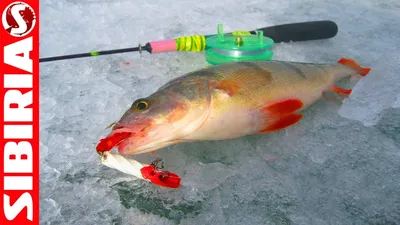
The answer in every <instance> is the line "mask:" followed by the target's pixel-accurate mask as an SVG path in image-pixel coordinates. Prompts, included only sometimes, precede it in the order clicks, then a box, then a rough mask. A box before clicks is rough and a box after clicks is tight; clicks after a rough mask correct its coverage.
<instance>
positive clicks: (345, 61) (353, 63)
mask: <svg viewBox="0 0 400 225" xmlns="http://www.w3.org/2000/svg"><path fill="white" fill-rule="evenodd" d="M338 63H339V64H343V65H345V66H348V67H350V68H353V69H356V70H357V71H358V72H359V73H360V75H361V76H366V75H367V74H368V73H369V71H371V68H367V67H361V66H360V65H358V63H357V62H356V61H354V60H352V59H348V58H340V59H339V61H338Z"/></svg>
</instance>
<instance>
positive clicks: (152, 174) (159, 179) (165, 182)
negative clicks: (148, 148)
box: [140, 165, 181, 188]
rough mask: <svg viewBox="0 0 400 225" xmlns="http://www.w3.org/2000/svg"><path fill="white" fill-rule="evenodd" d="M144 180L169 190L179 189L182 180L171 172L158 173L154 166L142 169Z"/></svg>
mask: <svg viewBox="0 0 400 225" xmlns="http://www.w3.org/2000/svg"><path fill="white" fill-rule="evenodd" d="M140 172H141V173H142V176H143V178H144V179H147V180H149V181H150V182H152V183H153V184H156V185H160V186H163V187H168V188H179V186H180V183H181V178H180V177H179V176H178V175H176V174H174V173H171V172H169V171H157V170H156V169H155V168H154V167H153V166H151V165H150V166H145V167H143V168H142V169H140Z"/></svg>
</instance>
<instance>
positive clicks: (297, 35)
mask: <svg viewBox="0 0 400 225" xmlns="http://www.w3.org/2000/svg"><path fill="white" fill-rule="evenodd" d="M258 31H262V33H263V36H264V37H268V38H270V39H272V40H273V42H274V43H280V42H290V41H292V42H297V41H310V40H319V39H327V38H332V37H334V36H335V35H336V34H337V32H338V27H337V25H336V23H335V22H333V21H329V20H322V21H311V22H300V23H290V24H282V25H276V26H270V27H264V28H259V29H256V30H252V31H234V32H231V33H228V34H231V35H250V34H252V35H255V34H257V33H258ZM214 36H216V35H215V34H214V35H193V36H184V37H180V38H176V39H171V40H162V41H153V42H148V43H146V44H145V45H144V46H142V45H139V46H138V47H131V48H122V49H113V50H105V51H92V52H86V53H79V54H72V55H62V56H54V57H47V58H41V59H39V62H50V61H58V60H66V59H75V58H83V57H93V56H101V55H110V54H118V53H126V52H139V53H140V54H141V53H142V52H143V51H147V52H149V53H150V54H154V53H161V52H172V51H192V52H202V51H204V50H206V49H207V48H208V47H209V46H207V40H208V39H209V38H211V37H214Z"/></svg>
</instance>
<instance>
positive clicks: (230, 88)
mask: <svg viewBox="0 0 400 225" xmlns="http://www.w3.org/2000/svg"><path fill="white" fill-rule="evenodd" d="M210 85H211V86H212V87H214V88H215V89H218V90H221V91H223V92H225V93H226V94H228V95H229V96H233V95H235V94H236V93H237V92H238V90H239V89H240V87H239V85H238V84H236V83H235V82H234V81H231V80H222V81H212V82H211V83H210Z"/></svg>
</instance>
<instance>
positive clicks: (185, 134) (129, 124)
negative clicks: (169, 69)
mask: <svg viewBox="0 0 400 225" xmlns="http://www.w3.org/2000/svg"><path fill="white" fill-rule="evenodd" d="M369 71H370V69H369V68H362V67H360V66H359V65H358V64H357V63H356V62H355V61H353V60H351V59H345V58H342V59H340V60H339V62H338V63H337V64H313V63H299V62H284V61H248V62H233V63H228V64H222V65H217V66H213V67H209V68H206V69H202V70H198V71H194V72H191V73H188V74H186V75H183V76H181V77H178V78H176V79H174V80H172V81H170V82H168V83H167V84H165V85H164V86H162V87H161V88H159V89H158V90H157V91H156V92H155V93H153V94H152V95H150V96H148V97H147V98H143V99H138V100H136V101H135V102H134V103H133V104H132V107H131V108H130V109H128V111H127V112H126V113H125V114H124V115H123V116H122V118H121V119H120V121H119V122H118V123H117V124H116V125H115V126H114V128H113V131H112V132H111V133H110V134H109V136H108V138H111V137H113V135H115V134H118V133H121V132H125V133H128V134H130V135H129V136H127V137H125V138H124V139H123V140H121V142H118V143H117V142H116V141H113V142H112V143H110V145H109V146H108V147H114V146H116V145H117V146H118V149H119V151H120V152H121V153H123V154H140V153H146V152H150V151H155V150H158V149H160V148H163V147H166V146H169V145H172V144H176V143H181V142H193V141H204V140H224V139H232V138H238V137H242V136H246V135H252V134H261V133H268V132H273V131H278V130H281V129H284V128H286V127H289V126H292V125H294V124H296V123H298V122H299V121H300V120H301V118H302V117H303V115H302V114H301V113H300V112H301V111H302V110H303V109H305V108H307V107H308V106H310V105H311V104H313V103H315V102H316V101H318V100H319V99H320V98H321V97H322V95H323V94H324V93H325V92H332V91H333V92H336V93H342V94H347V95H348V94H350V93H351V90H345V89H342V88H339V87H337V86H336V84H335V83H336V82H337V81H339V80H341V79H344V78H346V77H351V76H359V75H362V76H365V75H366V74H367V73H368V72H369ZM140 105H141V107H139V106H140ZM106 139H107V138H106ZM99 148H100V147H99ZM101 148H105V147H101Z"/></svg>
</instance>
